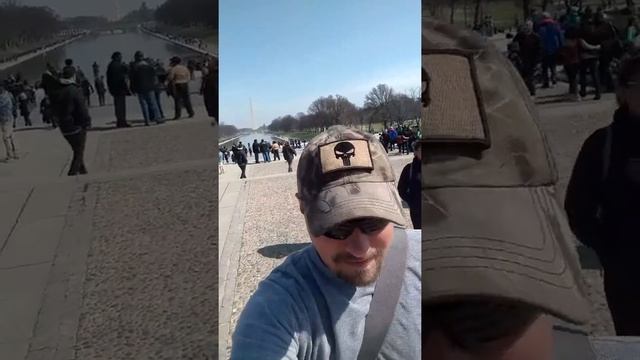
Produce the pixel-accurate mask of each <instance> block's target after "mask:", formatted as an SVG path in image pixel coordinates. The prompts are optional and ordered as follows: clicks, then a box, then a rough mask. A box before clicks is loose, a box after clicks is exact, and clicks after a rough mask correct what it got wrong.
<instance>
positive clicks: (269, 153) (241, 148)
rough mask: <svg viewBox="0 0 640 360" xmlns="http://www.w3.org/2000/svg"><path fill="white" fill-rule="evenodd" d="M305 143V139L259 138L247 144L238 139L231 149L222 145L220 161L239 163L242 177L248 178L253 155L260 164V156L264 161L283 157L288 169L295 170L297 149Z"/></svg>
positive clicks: (222, 162)
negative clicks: (280, 139) (248, 165)
mask: <svg viewBox="0 0 640 360" xmlns="http://www.w3.org/2000/svg"><path fill="white" fill-rule="evenodd" d="M305 143H306V141H305V140H302V141H301V140H295V139H292V140H290V141H275V140H274V141H272V142H271V143H269V142H268V141H264V139H261V140H260V142H258V139H254V140H253V143H252V144H248V145H249V146H245V145H244V144H243V143H242V141H238V142H237V143H234V144H233V145H231V148H230V149H229V148H227V147H226V146H222V147H220V154H219V160H220V162H219V163H220V164H221V165H222V164H230V163H234V164H237V165H238V166H239V167H240V170H241V171H242V173H241V175H240V178H241V179H244V178H246V174H245V171H246V166H247V164H248V163H249V159H250V158H252V157H255V162H254V163H255V164H260V158H262V162H263V163H268V162H272V161H279V160H281V159H282V160H284V161H286V162H287V164H288V171H289V172H293V168H292V167H291V165H292V163H293V159H294V158H295V157H296V156H297V152H296V150H295V149H301V148H304V145H305ZM280 154H282V156H280Z"/></svg>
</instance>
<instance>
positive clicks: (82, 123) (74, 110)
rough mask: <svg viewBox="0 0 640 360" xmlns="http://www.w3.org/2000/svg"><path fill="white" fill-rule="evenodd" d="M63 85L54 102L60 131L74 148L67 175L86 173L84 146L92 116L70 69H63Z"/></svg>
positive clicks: (61, 80)
mask: <svg viewBox="0 0 640 360" xmlns="http://www.w3.org/2000/svg"><path fill="white" fill-rule="evenodd" d="M60 84H61V87H60V89H59V91H58V94H57V96H56V101H55V102H54V104H53V109H54V112H55V113H56V117H57V118H58V121H59V124H58V125H59V127H60V132H62V135H63V136H64V138H65V139H66V140H67V142H68V143H69V145H70V146H71V150H73V160H72V161H71V165H70V166H69V172H68V173H67V175H69V176H75V175H78V174H86V173H87V168H86V166H85V164H84V148H85V144H86V140H87V129H88V128H90V127H91V116H90V115H89V109H88V108H87V105H86V102H85V100H84V96H83V95H82V90H81V89H80V87H79V86H78V85H77V83H76V81H75V75H74V73H73V72H72V71H70V70H69V69H67V70H63V71H62V78H61V79H60Z"/></svg>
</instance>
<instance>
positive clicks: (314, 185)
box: [298, 125, 405, 236]
mask: <svg viewBox="0 0 640 360" xmlns="http://www.w3.org/2000/svg"><path fill="white" fill-rule="evenodd" d="M298 198H299V199H300V200H301V203H302V211H303V212H304V216H305V219H306V222H307V228H308V230H309V232H310V233H311V234H313V235H315V236H319V235H322V234H324V233H325V232H326V231H327V230H328V229H330V228H331V227H332V226H334V225H336V224H339V223H342V222H344V221H349V220H353V219H357V218H364V217H376V218H381V219H386V220H389V221H391V222H393V223H396V224H398V225H402V226H404V225H405V220H404V216H403V215H402V211H401V210H400V209H401V201H400V196H399V195H398V191H397V190H396V186H395V176H394V173H393V169H392V167H391V163H390V162H389V158H388V157H387V153H386V151H385V150H384V148H383V147H382V144H380V142H379V141H378V140H377V139H376V138H375V136H373V135H371V134H367V133H364V132H362V131H359V130H356V129H352V128H348V127H345V126H339V125H338V126H332V127H330V128H329V129H327V130H326V131H325V132H323V133H322V134H320V135H318V136H316V137H315V138H313V139H312V140H311V141H309V144H308V145H307V147H306V148H305V149H304V151H303V152H302V155H301V156H300V162H299V163H298Z"/></svg>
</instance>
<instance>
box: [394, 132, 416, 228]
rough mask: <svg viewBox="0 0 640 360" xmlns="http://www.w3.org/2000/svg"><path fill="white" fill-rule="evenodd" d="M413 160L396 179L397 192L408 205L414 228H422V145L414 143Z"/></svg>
mask: <svg viewBox="0 0 640 360" xmlns="http://www.w3.org/2000/svg"><path fill="white" fill-rule="evenodd" d="M413 156H414V157H413V161H411V163H409V164H407V165H406V166H405V167H404V168H403V169H402V173H401V174H400V179H398V193H399V194H400V197H401V198H402V200H404V201H405V202H406V203H407V204H408V205H409V215H410V216H411V223H412V224H413V228H414V229H422V180H421V171H422V145H421V144H420V143H419V142H416V143H415V146H414V149H413Z"/></svg>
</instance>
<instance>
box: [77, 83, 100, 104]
mask: <svg viewBox="0 0 640 360" xmlns="http://www.w3.org/2000/svg"><path fill="white" fill-rule="evenodd" d="M79 82H80V87H81V88H82V95H84V99H85V102H86V103H87V107H91V94H93V93H95V92H96V90H95V89H94V88H93V86H92V85H91V82H90V81H89V79H87V78H86V77H84V76H83V77H82V78H81V79H80V80H79Z"/></svg>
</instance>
